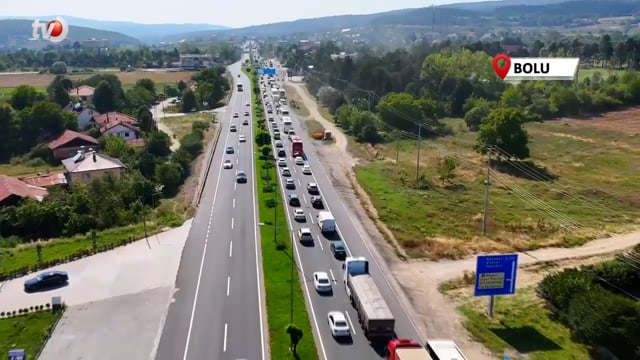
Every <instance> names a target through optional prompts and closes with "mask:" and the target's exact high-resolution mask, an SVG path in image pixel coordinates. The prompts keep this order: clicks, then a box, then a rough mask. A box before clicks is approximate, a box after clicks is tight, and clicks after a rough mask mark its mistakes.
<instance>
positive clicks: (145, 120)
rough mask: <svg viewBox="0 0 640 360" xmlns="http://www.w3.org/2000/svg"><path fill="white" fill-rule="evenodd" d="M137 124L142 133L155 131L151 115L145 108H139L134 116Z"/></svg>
mask: <svg viewBox="0 0 640 360" xmlns="http://www.w3.org/2000/svg"><path fill="white" fill-rule="evenodd" d="M136 119H138V124H140V130H142V131H144V132H152V131H155V130H156V123H155V121H154V120H153V114H151V111H149V108H147V107H146V106H141V107H140V108H139V109H138V113H137V114H136Z"/></svg>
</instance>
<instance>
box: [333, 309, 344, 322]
mask: <svg viewBox="0 0 640 360" xmlns="http://www.w3.org/2000/svg"><path fill="white" fill-rule="evenodd" d="M329 315H331V316H333V319H334V320H336V321H337V320H342V321H345V322H346V321H347V319H346V318H345V317H344V314H343V313H342V312H340V311H329Z"/></svg>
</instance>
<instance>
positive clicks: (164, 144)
mask: <svg viewBox="0 0 640 360" xmlns="http://www.w3.org/2000/svg"><path fill="white" fill-rule="evenodd" d="M146 150H147V151H148V152H149V153H150V154H152V155H154V156H157V157H165V156H167V155H169V154H171V138H170V137H169V135H167V133H165V132H163V131H155V132H152V133H150V134H149V135H148V137H147V144H146Z"/></svg>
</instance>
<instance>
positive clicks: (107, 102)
mask: <svg viewBox="0 0 640 360" xmlns="http://www.w3.org/2000/svg"><path fill="white" fill-rule="evenodd" d="M92 101H93V106H95V108H96V111H98V112H99V113H106V112H110V111H114V110H115V109H116V106H117V103H118V102H117V98H116V92H115V91H114V88H113V85H112V84H111V83H109V82H108V81H105V80H103V81H101V82H100V83H99V84H98V86H96V88H95V90H94V92H93V100H92Z"/></svg>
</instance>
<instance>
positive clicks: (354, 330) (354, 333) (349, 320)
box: [225, 311, 357, 338]
mask: <svg viewBox="0 0 640 360" xmlns="http://www.w3.org/2000/svg"><path fill="white" fill-rule="evenodd" d="M344 313H345V315H347V321H348V322H349V327H350V328H351V332H352V333H353V335H356V334H357V333H356V328H355V327H354V326H353V322H351V316H349V311H345V312H344ZM225 326H226V325H225ZM225 330H226V327H225ZM225 334H226V331H225ZM225 338H226V336H225Z"/></svg>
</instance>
